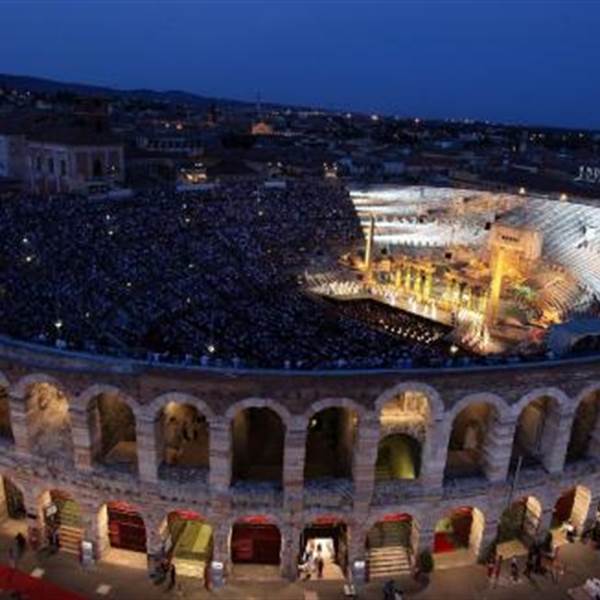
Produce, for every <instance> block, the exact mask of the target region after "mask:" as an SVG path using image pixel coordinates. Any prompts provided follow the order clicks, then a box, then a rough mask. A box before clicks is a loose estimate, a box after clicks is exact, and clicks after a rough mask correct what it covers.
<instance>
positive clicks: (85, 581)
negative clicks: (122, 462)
mask: <svg viewBox="0 0 600 600" xmlns="http://www.w3.org/2000/svg"><path fill="white" fill-rule="evenodd" d="M11 540H12V537H11V536H10V535H8V534H7V533H6V532H5V533H0V562H6V557H7V549H8V544H9V542H10V541H11ZM561 557H562V560H563V562H564V563H565V565H566V573H565V574H564V576H563V577H562V578H561V580H560V582H559V583H558V584H555V583H553V582H552V581H551V579H550V577H549V576H548V577H547V578H544V577H540V576H536V577H535V578H534V579H533V581H528V580H525V579H522V580H521V581H520V582H519V583H513V582H511V581H510V580H509V578H508V564H507V565H506V569H505V571H506V572H505V573H504V574H503V576H502V577H501V578H500V582H499V585H498V587H497V588H495V589H494V588H492V587H490V585H489V584H488V582H487V578H486V574H485V568H484V567H481V566H470V567H461V568H457V569H449V570H444V571H438V572H436V573H434V574H433V575H432V576H431V578H430V580H429V582H427V583H423V584H421V585H417V584H416V583H415V582H414V581H411V580H410V579H409V578H404V579H399V580H398V584H399V585H400V586H401V587H402V588H403V589H404V590H405V591H406V597H407V598H411V599H412V598H414V599H415V600H439V599H443V600H452V599H457V600H505V599H506V600H529V599H530V598H540V599H542V598H543V599H544V600H555V599H556V600H559V599H567V598H568V595H567V590H568V589H569V588H572V587H575V586H578V585H581V584H582V583H583V582H584V581H585V579H586V578H587V577H589V576H598V577H600V551H597V550H594V549H592V548H591V547H590V546H587V545H582V544H571V545H567V546H564V547H562V548H561ZM19 568H20V569H22V570H23V571H26V572H28V573H31V572H33V571H34V570H35V569H38V571H37V573H38V575H40V576H42V577H44V578H48V579H49V580H51V581H53V582H54V583H56V584H58V585H61V586H63V587H64V588H68V589H70V590H72V591H74V592H77V593H79V594H81V595H83V596H85V597H87V598H90V599H98V600H100V599H101V598H109V599H111V600H137V599H138V598H139V599H140V600H158V599H161V600H165V599H167V598H169V597H171V598H188V599H190V600H208V599H211V600H219V599H222V600H263V599H264V600H305V591H314V592H316V594H317V595H316V597H315V596H314V595H313V596H312V598H311V600H338V599H339V600H342V599H343V598H344V595H343V589H342V584H341V583H340V582H333V581H332V582H328V581H327V582H326V581H323V582H314V581H309V582H307V583H294V584H290V583H286V582H269V583H248V582H243V583H239V584H236V583H229V584H228V585H227V586H225V587H224V588H222V589H220V590H217V591H215V592H207V591H206V590H203V589H201V588H200V587H199V584H198V582H197V581H194V580H186V581H182V582H180V586H181V588H180V589H178V590H171V591H168V590H166V589H165V587H164V586H160V587H159V586H155V585H154V584H153V583H152V582H151V581H150V579H149V578H148V575H147V573H146V571H145V569H141V568H136V567H132V566H130V567H123V566H120V565H115V564H106V563H100V564H98V565H96V566H94V567H93V568H90V569H86V570H84V569H83V568H82V567H81V566H80V565H79V563H78V561H77V559H76V558H75V557H73V556H70V555H67V554H61V553H59V554H55V555H48V554H47V553H45V552H42V553H40V554H37V555H36V554H34V553H33V552H31V551H29V552H27V553H26V555H25V556H24V557H23V559H22V560H21V561H20V563H19ZM381 589H382V582H373V583H369V584H368V585H366V586H365V588H364V589H363V590H361V593H360V596H359V598H361V599H364V600H381V598H382V597H383V595H382V591H381ZM0 597H8V596H7V595H6V594H5V595H4V596H3V595H2V594H1V593H0ZM307 598H310V595H308V596H307ZM45 600H59V599H45Z"/></svg>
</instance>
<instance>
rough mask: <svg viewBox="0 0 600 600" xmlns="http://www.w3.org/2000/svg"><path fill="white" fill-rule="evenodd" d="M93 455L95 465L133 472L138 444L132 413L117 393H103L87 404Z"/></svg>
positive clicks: (135, 465)
mask: <svg viewBox="0 0 600 600" xmlns="http://www.w3.org/2000/svg"><path fill="white" fill-rule="evenodd" d="M88 419H89V427H90V433H91V437H92V455H93V458H94V460H95V462H96V463H97V464H100V465H103V466H106V467H110V468H111V469H118V470H124V471H127V472H133V471H135V469H136V467H137V444H136V426H135V416H134V414H133V411H132V410H131V408H130V407H129V406H128V405H127V404H126V403H125V402H124V401H123V400H122V399H121V398H120V396H119V394H118V393H117V392H115V393H110V392H103V393H101V394H98V395H97V396H95V397H94V398H93V399H92V400H91V401H90V404H89V406H88Z"/></svg>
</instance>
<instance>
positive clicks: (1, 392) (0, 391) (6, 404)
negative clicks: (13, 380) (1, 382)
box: [0, 387, 14, 443]
mask: <svg viewBox="0 0 600 600" xmlns="http://www.w3.org/2000/svg"><path fill="white" fill-rule="evenodd" d="M3 441H4V442H8V443H12V442H13V441H14V438H13V432H12V425H11V421H10V400H9V398H8V390H7V389H6V388H5V387H0V442H3Z"/></svg>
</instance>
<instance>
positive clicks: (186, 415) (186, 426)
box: [156, 402, 209, 483]
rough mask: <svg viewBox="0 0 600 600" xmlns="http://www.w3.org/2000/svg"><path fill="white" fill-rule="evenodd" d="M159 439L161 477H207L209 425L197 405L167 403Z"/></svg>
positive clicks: (163, 410) (159, 430)
mask: <svg viewBox="0 0 600 600" xmlns="http://www.w3.org/2000/svg"><path fill="white" fill-rule="evenodd" d="M156 439H157V443H158V447H159V452H160V456H161V463H160V467H159V475H160V477H161V478H164V479H175V480H177V481H178V482H182V483H183V482H185V481H189V480H190V479H191V480H198V479H204V480H206V479H207V477H208V464H209V455H208V451H209V427H208V422H207V420H206V417H205V416H204V415H202V414H200V413H199V412H198V409H197V408H196V407H195V406H192V405H191V404H179V403H176V402H169V403H168V404H167V405H166V406H164V408H163V409H162V410H161V411H160V415H159V417H158V421H157V431H156Z"/></svg>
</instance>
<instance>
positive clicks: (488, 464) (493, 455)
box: [482, 413, 516, 483]
mask: <svg viewBox="0 0 600 600" xmlns="http://www.w3.org/2000/svg"><path fill="white" fill-rule="evenodd" d="M490 421H491V422H490V424H489V429H488V431H487V433H486V436H485V441H484V443H483V448H482V454H483V468H484V471H485V475H486V477H487V479H488V481H490V483H500V482H504V481H506V477H507V476H508V469H509V467H510V458H511V454H512V446H513V440H514V436H515V428H516V421H515V420H514V419H513V420H506V421H503V420H501V419H500V417H499V416H498V415H497V414H495V413H494V414H493V416H492V417H491V419H490Z"/></svg>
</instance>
